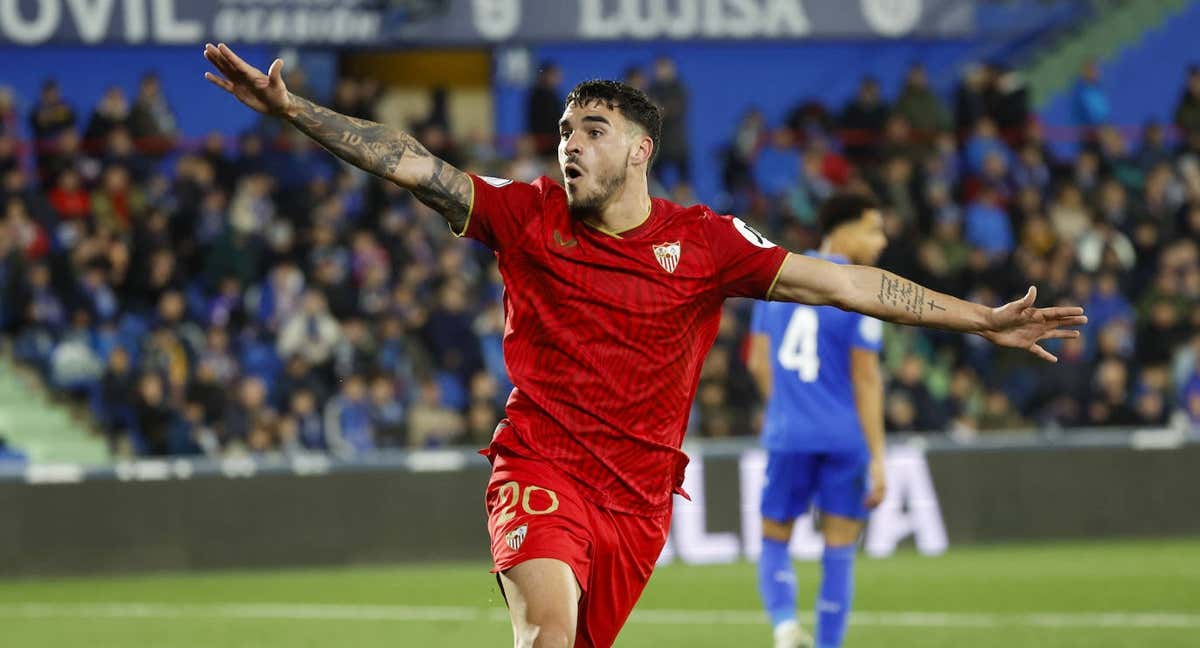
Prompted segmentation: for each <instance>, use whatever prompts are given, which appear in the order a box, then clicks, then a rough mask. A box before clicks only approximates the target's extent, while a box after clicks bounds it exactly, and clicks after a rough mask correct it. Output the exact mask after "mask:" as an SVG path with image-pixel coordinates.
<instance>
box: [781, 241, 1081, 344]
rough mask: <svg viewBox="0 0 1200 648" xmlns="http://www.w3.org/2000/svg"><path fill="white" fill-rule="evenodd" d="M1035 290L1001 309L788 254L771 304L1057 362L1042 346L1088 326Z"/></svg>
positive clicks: (1075, 310)
mask: <svg viewBox="0 0 1200 648" xmlns="http://www.w3.org/2000/svg"><path fill="white" fill-rule="evenodd" d="M1036 298H1037V288H1034V287H1033V286H1030V288H1029V290H1028V292H1026V293H1025V296H1024V297H1022V298H1020V299H1018V300H1016V301H1013V302H1009V303H1007V304H1005V305H1003V306H1000V307H997V308H989V307H987V306H983V305H981V304H975V303H972V302H968V301H963V300H961V299H958V298H956V297H951V296H950V295H945V294H942V293H939V292H936V291H933V290H929V289H928V288H925V287H924V286H921V285H920V284H917V283H916V282H913V281H909V280H908V279H905V278H904V277H900V276H897V275H895V274H892V273H890V272H888V271H886V270H880V269H879V268H872V267H868V266H856V265H839V264H836V263H830V262H829V261H825V260H823V259H817V258H813V257H808V256H802V255H798V254H789V255H788V256H787V258H786V259H785V260H784V262H783V267H782V268H781V269H780V271H779V278H778V280H777V281H776V282H775V286H774V288H773V289H772V290H771V293H770V294H769V295H768V299H773V300H777V301H793V302H800V303H803V304H814V305H826V304H828V305H830V306H837V307H838V308H841V309H844V310H850V311H857V312H859V313H864V314H866V315H870V316H871V317H877V318H879V319H882V320H886V321H888V322H895V323H897V324H911V325H914V326H928V327H931V328H939V329H945V330H948V331H960V332H962V333H975V334H977V335H981V336H983V337H984V338H986V339H987V340H989V341H991V342H992V343H994V344H997V345H1000V346H1006V347H1013V348H1016V349H1025V350H1026V351H1029V352H1030V353H1032V354H1034V355H1036V356H1038V357H1039V358H1042V359H1043V360H1048V361H1050V362H1057V361H1058V358H1056V357H1054V356H1053V355H1052V354H1051V353H1050V352H1048V351H1046V350H1045V349H1043V348H1042V346H1041V345H1040V344H1038V342H1041V341H1042V340H1052V339H1056V338H1074V337H1079V331H1077V330H1074V329H1070V328H1067V327H1072V326H1082V325H1083V324H1086V323H1087V317H1086V316H1084V314H1083V309H1082V308H1079V307H1077V306H1065V307H1055V308H1036V307H1034V305H1033V303H1034V300H1035V299H1036Z"/></svg>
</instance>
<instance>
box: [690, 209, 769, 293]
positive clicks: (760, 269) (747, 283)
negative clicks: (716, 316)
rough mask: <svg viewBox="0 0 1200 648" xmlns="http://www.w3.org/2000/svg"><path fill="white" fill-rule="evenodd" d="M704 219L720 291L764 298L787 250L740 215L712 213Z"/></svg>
mask: <svg viewBox="0 0 1200 648" xmlns="http://www.w3.org/2000/svg"><path fill="white" fill-rule="evenodd" d="M707 221H708V223H707V225H708V239H709V243H710V245H711V246H712V254H713V260H714V261H715V263H716V267H717V281H718V282H719V289H720V291H721V294H722V295H723V296H725V297H752V298H754V299H766V298H767V296H768V294H769V293H770V290H771V288H772V286H774V285H775V279H776V278H778V276H779V270H780V268H781V267H783V259H784V258H785V257H786V256H787V255H788V251H787V250H785V249H783V248H781V247H779V246H778V245H775V244H774V243H772V242H771V241H768V240H767V238H766V237H765V236H763V235H762V234H760V233H759V232H758V230H756V229H754V228H753V227H750V226H749V225H747V224H746V223H745V222H744V221H743V220H742V219H740V218H737V217H734V216H718V215H715V214H714V215H713V216H712V217H711V218H709V219H707Z"/></svg>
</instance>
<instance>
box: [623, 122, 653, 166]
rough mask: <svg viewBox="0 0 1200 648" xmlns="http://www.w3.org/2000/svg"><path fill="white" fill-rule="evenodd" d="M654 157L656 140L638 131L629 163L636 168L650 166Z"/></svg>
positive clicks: (635, 134)
mask: <svg viewBox="0 0 1200 648" xmlns="http://www.w3.org/2000/svg"><path fill="white" fill-rule="evenodd" d="M653 156H654V140H653V139H652V138H651V137H650V136H649V135H647V134H646V133H644V132H642V130H641V129H638V130H637V131H635V133H634V140H633V150H632V151H631V152H630V154H629V161H630V162H631V163H632V164H633V165H634V166H639V165H643V164H645V165H649V164H650V158H651V157H653Z"/></svg>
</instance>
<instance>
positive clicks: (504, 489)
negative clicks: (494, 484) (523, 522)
mask: <svg viewBox="0 0 1200 648" xmlns="http://www.w3.org/2000/svg"><path fill="white" fill-rule="evenodd" d="M539 491H541V492H543V493H545V494H546V495H547V496H548V497H549V499H550V503H549V504H548V505H546V507H545V508H542V509H536V508H534V507H533V506H532V505H531V504H530V501H529V500H530V497H531V496H532V495H533V494H534V493H537V492H539ZM497 497H498V501H497V505H498V506H499V507H500V517H499V518H498V519H497V520H496V521H497V523H499V524H504V523H505V522H508V521H509V520H511V519H513V518H515V517H517V514H516V512H514V511H513V509H514V508H516V506H517V504H518V503H520V505H521V510H523V511H525V512H526V513H528V514H530V515H546V514H547V513H553V512H555V511H557V510H558V494H556V493H555V492H554V491H552V490H550V489H548V488H542V487H541V486H525V487H523V488H522V486H521V485H520V484H518V483H517V482H515V481H510V482H505V483H504V484H503V485H501V486H500V492H499V493H497Z"/></svg>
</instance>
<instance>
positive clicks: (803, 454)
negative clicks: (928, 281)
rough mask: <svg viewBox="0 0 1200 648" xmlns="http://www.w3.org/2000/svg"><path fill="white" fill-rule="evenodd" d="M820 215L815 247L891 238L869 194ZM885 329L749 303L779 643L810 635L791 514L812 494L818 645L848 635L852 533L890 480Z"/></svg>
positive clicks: (874, 243)
mask: <svg viewBox="0 0 1200 648" xmlns="http://www.w3.org/2000/svg"><path fill="white" fill-rule="evenodd" d="M819 222H820V227H821V232H822V241H821V248H820V250H819V251H809V252H808V255H809V256H814V257H819V258H822V259H826V260H829V261H833V262H835V263H853V264H857V265H872V264H874V263H875V261H876V259H878V258H879V254H880V253H881V252H882V251H883V248H884V247H885V246H886V245H887V237H886V235H885V234H884V231H883V218H882V216H881V214H880V213H879V209H878V207H877V206H876V204H875V203H874V201H872V200H871V199H870V198H868V197H866V196H861V195H856V194H841V195H835V196H833V197H831V198H830V199H829V200H828V201H827V202H826V203H825V204H824V205H822V207H821V211H820V214H819ZM882 337H883V325H882V323H881V322H880V321H879V320H877V319H873V318H871V317H867V316H865V315H861V314H859V313H853V312H849V311H844V310H840V309H838V308H835V307H832V306H804V305H799V304H793V303H786V302H758V303H757V304H755V306H754V315H753V319H752V323H751V338H750V356H749V366H750V371H751V373H752V374H753V375H754V378H755V382H757V383H758V386H759V388H760V389H761V390H762V393H763V395H764V397H765V398H766V399H767V409H766V414H765V416H764V424H763V434H762V439H763V446H764V447H765V448H766V450H767V474H766V482H765V486H764V488H763V494H762V517H763V521H762V525H763V529H762V531H763V545H762V555H761V557H760V559H759V563H758V579H759V591H760V593H761V594H762V599H763V605H764V607H765V608H766V611H767V614H768V615H769V616H770V619H771V624H772V626H773V627H774V631H775V646H776V648H806V647H808V646H812V645H813V643H812V639H811V637H809V635H808V634H807V633H806V632H805V631H804V630H803V629H802V627H801V626H800V624H799V623H798V622H797V620H796V576H795V572H794V571H793V569H792V561H791V557H790V556H789V555H788V542H789V540H790V539H791V535H792V525H793V523H794V522H795V520H796V518H797V517H799V516H801V515H803V514H804V513H806V512H807V511H808V510H809V507H810V505H811V504H812V502H813V499H814V498H815V500H816V508H817V509H818V510H819V511H820V520H821V533H822V535H823V536H824V539H825V549H824V554H823V556H822V559H821V564H822V580H821V589H820V593H819V595H818V596H817V601H816V635H817V642H816V645H817V646H818V648H835V647H837V646H841V645H842V639H843V637H844V636H845V633H846V621H847V615H848V613H849V611H850V602H851V599H852V594H853V565H854V554H855V549H856V542H857V540H858V536H859V534H860V533H861V532H862V528H863V521H864V519H865V518H866V516H867V511H868V510H869V509H870V508H873V507H874V506H876V505H878V504H879V502H880V501H882V500H883V495H884V490H885V488H886V485H885V481H884V480H885V476H884V469H883V452H884V442H883V383H882V380H881V378H880V374H879V350H880V347H881V345H882Z"/></svg>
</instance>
